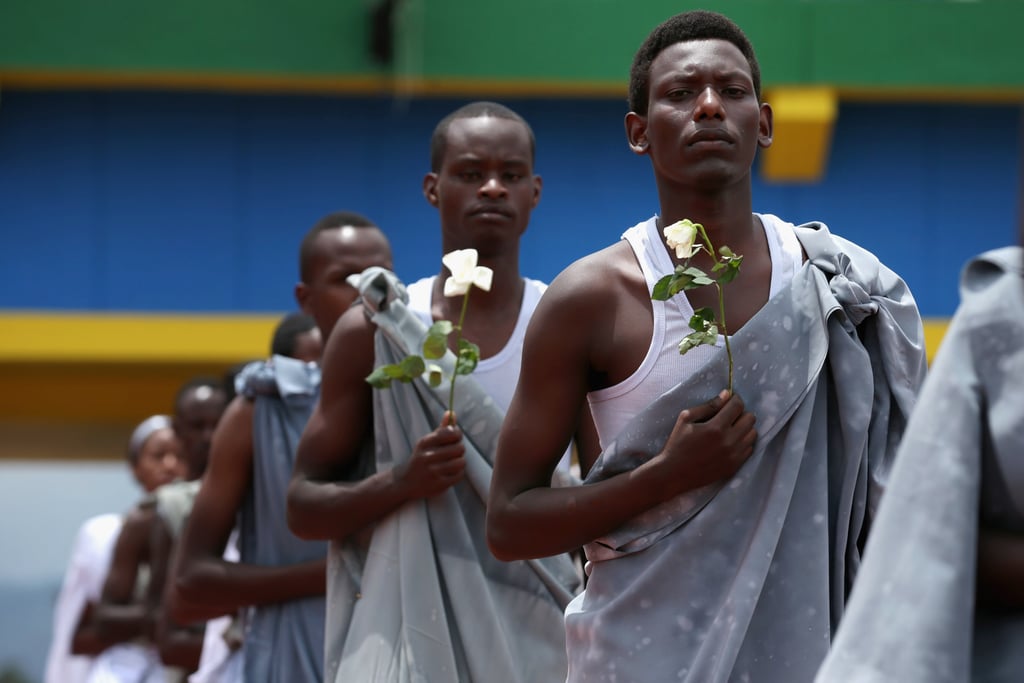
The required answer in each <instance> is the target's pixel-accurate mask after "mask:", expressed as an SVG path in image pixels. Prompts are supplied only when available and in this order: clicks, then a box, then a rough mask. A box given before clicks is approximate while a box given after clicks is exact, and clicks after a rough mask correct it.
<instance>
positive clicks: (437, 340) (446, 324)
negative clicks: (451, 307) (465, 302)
mask: <svg viewBox="0 0 1024 683" xmlns="http://www.w3.org/2000/svg"><path fill="white" fill-rule="evenodd" d="M453 329H454V326H453V325H452V324H451V322H450V321H448V320H438V321H437V322H436V323H434V324H433V325H431V326H430V329H428V330H427V338H426V339H424V340H423V357H424V358H429V359H430V360H437V359H438V358H443V357H444V354H445V351H447V350H448V335H450V334H451V333H452V330H453Z"/></svg>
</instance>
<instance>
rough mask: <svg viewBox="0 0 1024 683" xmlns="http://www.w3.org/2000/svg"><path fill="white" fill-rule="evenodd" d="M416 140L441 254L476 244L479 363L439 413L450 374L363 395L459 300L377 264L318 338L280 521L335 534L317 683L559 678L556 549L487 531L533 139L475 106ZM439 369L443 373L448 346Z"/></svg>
mask: <svg viewBox="0 0 1024 683" xmlns="http://www.w3.org/2000/svg"><path fill="white" fill-rule="evenodd" d="M431 150H432V154H431V157H432V159H431V166H432V170H431V172H430V173H428V174H427V176H426V178H425V179H424V183H423V190H424V195H425V196H426V198H427V201H428V202H430V203H431V204H432V205H433V206H435V207H437V208H438V211H439V214H440V218H441V242H442V248H443V253H444V254H449V253H451V252H453V251H456V250H462V249H474V250H476V252H477V256H478V259H479V265H480V266H482V267H487V268H490V269H491V270H492V272H493V279H492V281H491V286H490V289H489V290H487V291H485V290H482V289H481V290H478V289H474V290H473V292H472V295H471V296H470V297H469V299H468V305H467V307H466V315H465V319H464V322H463V326H462V335H463V336H464V337H465V338H466V339H468V340H471V341H472V342H474V343H476V344H478V345H479V349H480V353H479V357H480V361H479V364H478V365H477V366H476V370H475V371H474V373H473V374H472V375H470V376H469V377H462V378H460V379H459V382H458V390H457V392H456V396H455V405H454V406H452V407H451V408H452V409H451V410H449V406H448V405H447V403H448V388H449V384H448V382H443V383H442V384H441V386H439V387H437V388H433V387H431V386H429V385H428V383H427V382H426V381H425V380H424V379H423V378H417V379H416V380H415V381H413V382H411V383H398V382H395V383H393V384H392V386H391V388H390V389H384V390H371V388H370V385H369V384H367V382H366V377H367V376H368V375H369V374H370V373H371V372H372V371H373V370H374V368H375V367H377V366H380V365H384V364H391V363H397V362H398V361H400V360H401V359H403V358H404V357H406V356H407V355H409V354H420V353H421V349H422V343H423V340H424V337H425V336H426V331H427V325H428V323H429V322H430V321H433V320H448V321H454V320H458V319H459V317H460V316H459V313H460V308H461V307H462V305H463V297H462V296H459V297H457V298H453V297H449V296H445V294H444V292H445V291H446V289H447V288H446V287H445V286H444V285H445V282H446V277H445V276H444V271H443V270H442V272H441V273H440V275H439V276H434V277H429V278H424V279H422V280H419V281H417V282H415V283H412V284H411V285H409V287H408V289H406V288H405V287H404V286H402V285H401V283H399V282H398V280H397V279H396V278H395V276H394V275H393V274H391V273H390V272H387V271H381V270H375V271H370V272H367V273H364V274H363V277H361V278H359V279H357V280H356V284H357V285H358V286H359V288H360V292H361V296H362V303H361V305H359V306H356V307H354V308H352V309H351V310H349V311H348V312H346V313H345V314H344V315H342V317H341V319H340V320H339V321H338V324H337V326H336V327H335V330H334V332H333V334H332V335H331V337H330V339H329V340H328V341H327V347H326V349H325V351H324V360H323V383H322V387H321V397H320V402H319V404H318V406H317V408H316V409H315V410H314V412H313V415H312V417H311V418H310V421H309V423H308V425H307V427H306V430H305V432H304V433H303V436H302V440H301V442H300V444H299V450H298V455H297V458H296V463H295V474H294V477H293V479H292V483H291V487H290V490H289V497H288V512H289V523H290V526H291V528H292V530H293V531H295V532H296V533H297V534H298V535H300V536H303V537H307V538H326V539H330V540H331V541H332V543H331V546H330V551H329V552H330V554H329V558H328V580H327V581H328V583H327V593H328V594H327V603H328V606H327V610H328V612H327V615H328V616H327V639H326V662H325V678H326V680H327V681H328V682H329V683H347V682H348V681H360V683H411V682H412V681H424V682H425V681H429V682H430V683H472V682H474V681H475V682H477V683H491V682H493V681H501V683H535V682H538V681H557V680H561V679H563V678H564V677H565V671H566V661H565V646H564V635H563V629H562V624H561V614H562V609H563V608H564V606H565V604H566V603H567V602H568V601H569V599H570V598H571V597H572V595H573V594H574V592H575V590H576V589H577V588H578V583H579V577H578V576H577V575H576V572H575V568H574V565H573V564H572V562H571V561H570V559H569V557H568V556H567V555H564V554H563V555H560V556H558V557H554V558H547V559H545V560H543V561H540V562H519V561H517V562H501V561H498V560H496V559H495V558H494V557H492V556H491V554H490V553H489V552H488V549H487V545H486V542H485V539H484V520H485V514H486V513H485V506H486V501H487V490H488V486H489V483H490V471H491V463H492V459H493V453H494V444H495V440H496V438H497V434H498V430H499V428H500V426H501V420H502V417H503V412H504V408H505V407H506V405H507V401H506V397H510V394H511V388H512V387H513V386H514V385H515V379H516V377H517V376H518V371H519V361H520V350H521V347H522V339H523V337H524V336H525V331H526V327H527V324H528V322H529V320H530V315H531V314H532V312H533V307H534V306H535V305H536V302H537V301H538V300H539V299H540V294H541V292H542V291H543V288H544V286H543V285H542V284H541V283H539V282H537V281H535V280H530V279H528V278H524V277H523V276H522V275H520V273H519V243H520V238H521V236H522V234H523V232H524V231H525V229H526V225H527V222H528V220H529V215H530V212H531V210H532V209H533V207H534V206H535V205H536V203H537V201H538V200H539V198H540V187H541V182H540V178H539V177H538V176H536V175H534V174H533V156H534V144H533V133H532V131H531V130H530V128H529V126H528V125H527V124H526V122H525V121H524V120H523V119H522V117H520V116H519V115H518V114H516V113H515V112H512V111H511V110H510V109H508V108H507V107H504V106H502V105H499V104H496V103H492V102H477V103H472V104H470V105H467V106H466V107H463V108H461V109H458V110H456V111H455V112H453V113H452V114H450V115H449V116H447V117H445V119H443V120H442V121H441V122H440V123H439V124H438V126H437V128H436V129H435V132H434V137H433V139H432V142H431ZM454 337H455V335H452V339H451V340H450V343H453V342H454V341H455V338H454ZM439 363H440V365H441V366H442V368H444V370H445V372H444V374H445V376H446V377H451V370H452V366H453V364H454V355H453V353H452V352H451V351H450V350H449V351H448V353H447V356H446V357H445V358H442V359H440V361H439ZM563 451H564V449H563ZM559 459H561V455H560V456H559Z"/></svg>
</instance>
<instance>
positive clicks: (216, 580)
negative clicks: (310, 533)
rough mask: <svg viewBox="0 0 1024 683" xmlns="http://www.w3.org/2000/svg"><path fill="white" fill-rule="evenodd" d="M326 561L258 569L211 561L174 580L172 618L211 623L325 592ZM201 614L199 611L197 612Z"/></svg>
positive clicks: (200, 564) (247, 565)
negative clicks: (175, 595) (249, 609)
mask: <svg viewBox="0 0 1024 683" xmlns="http://www.w3.org/2000/svg"><path fill="white" fill-rule="evenodd" d="M326 566H327V561H326V559H324V560H315V561H312V562H305V563H302V564H293V565H284V566H276V567H274V566H261V565H254V564H245V563H239V562H228V561H225V560H220V559H211V560H208V561H204V562H197V563H195V565H194V567H193V568H190V569H186V571H185V572H184V573H183V574H182V575H181V576H180V577H179V578H178V580H177V583H176V586H175V588H176V589H177V592H178V595H179V597H180V598H181V599H180V600H176V601H175V605H174V609H173V612H172V616H173V617H174V618H175V619H176V620H178V621H196V620H198V619H199V618H203V619H211V618H213V617H216V616H220V615H222V614H232V613H234V612H235V611H237V610H238V609H240V608H242V607H248V606H250V605H268V604H274V603H280V602H289V601H291V600H299V599H302V598H308V597H313V596H318V595H323V594H324V592H325V591H326V585H327V577H326ZM200 610H201V611H200Z"/></svg>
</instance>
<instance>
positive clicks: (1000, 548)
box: [977, 528, 1024, 609]
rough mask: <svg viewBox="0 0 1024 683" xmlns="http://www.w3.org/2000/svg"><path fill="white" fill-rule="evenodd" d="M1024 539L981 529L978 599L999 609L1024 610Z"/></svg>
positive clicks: (979, 535)
mask: <svg viewBox="0 0 1024 683" xmlns="http://www.w3.org/2000/svg"><path fill="white" fill-rule="evenodd" d="M1022 578H1024V537H1022V536H1019V535H1017V534H1011V533H1007V532H1004V531H995V530H992V529H986V528H981V529H979V530H978V577H977V586H978V600H979V602H981V603H985V604H989V605H992V606H993V607H997V608H999V609H1007V608H1009V609H1021V608H1024V581H1022V580H1021V579H1022Z"/></svg>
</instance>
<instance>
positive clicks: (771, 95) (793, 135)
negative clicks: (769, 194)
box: [761, 87, 839, 183]
mask: <svg viewBox="0 0 1024 683" xmlns="http://www.w3.org/2000/svg"><path fill="white" fill-rule="evenodd" d="M765 101H766V102H768V104H770V105H771V107H772V112H773V120H774V127H773V133H772V137H773V140H772V146H771V147H769V148H768V149H767V150H764V151H763V152H762V157H761V173H762V175H763V177H764V179H765V180H768V181H774V182H804V183H814V182H818V181H819V180H821V179H822V178H823V177H824V175H825V168H826V166H827V165H828V153H829V148H830V147H831V144H832V129H833V127H834V126H835V121H836V115H837V113H838V109H839V106H838V95H837V94H836V91H835V90H834V89H832V88H826V87H810V88H796V87H790V88H772V89H771V90H770V91H768V92H767V93H766V94H765Z"/></svg>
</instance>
